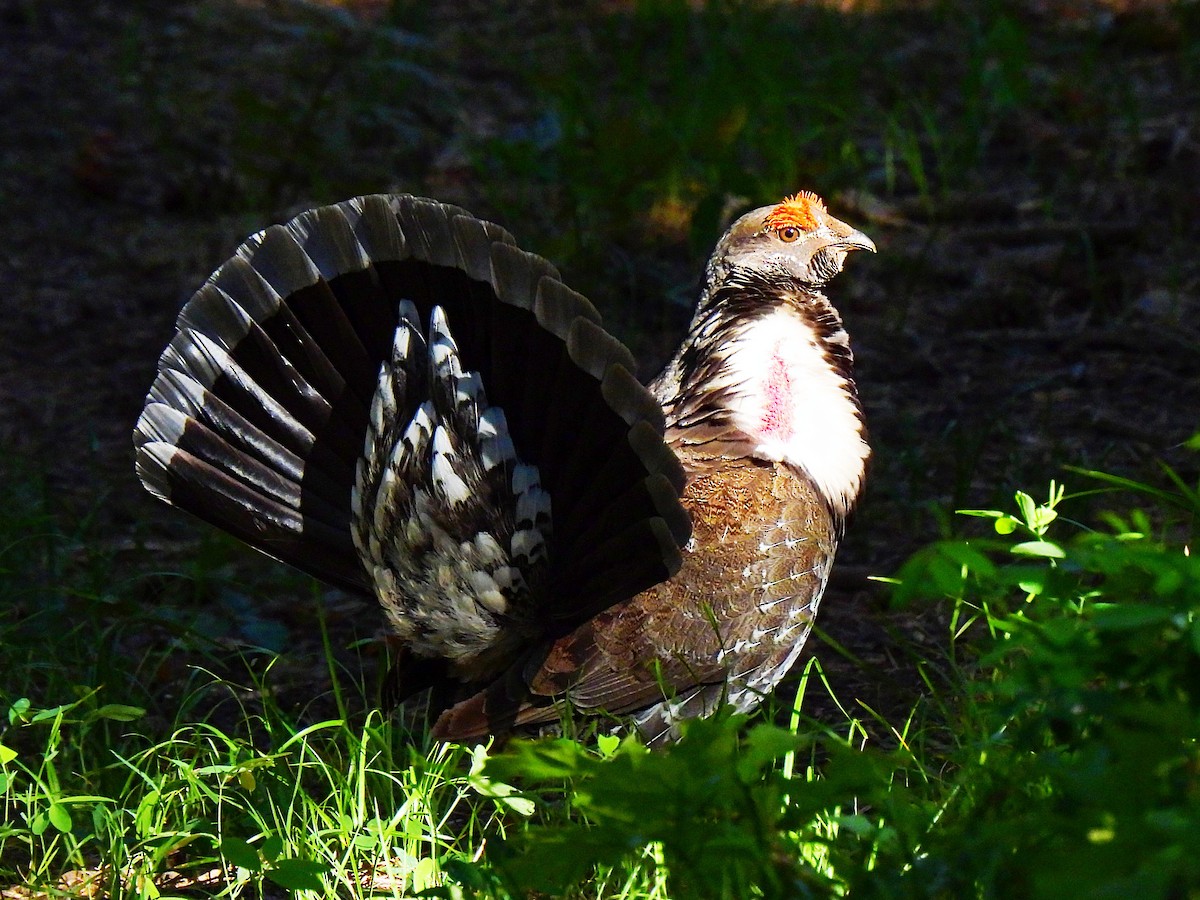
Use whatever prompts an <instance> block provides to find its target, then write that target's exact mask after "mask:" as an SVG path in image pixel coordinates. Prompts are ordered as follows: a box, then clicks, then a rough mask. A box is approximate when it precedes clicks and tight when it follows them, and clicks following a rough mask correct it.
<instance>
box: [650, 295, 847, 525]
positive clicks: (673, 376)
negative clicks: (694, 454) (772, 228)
mask: <svg viewBox="0 0 1200 900" xmlns="http://www.w3.org/2000/svg"><path fill="white" fill-rule="evenodd" d="M767 290H770V293H769V294H768V293H764V291H767ZM851 367H852V357H851V354H850V348H849V341H848V338H847V335H846V332H845V330H844V329H843V328H842V325H841V320H840V318H839V317H838V315H837V312H836V311H835V310H834V309H833V307H832V306H831V305H830V304H829V302H828V300H826V299H825V297H824V296H822V295H821V294H818V293H816V292H814V291H811V290H806V289H802V288H800V287H798V286H797V287H796V288H795V289H794V290H793V289H790V288H789V289H785V290H784V291H782V292H781V291H780V290H779V288H778V287H775V286H772V287H771V288H769V289H768V288H763V290H754V291H750V292H749V293H747V291H746V289H745V286H742V285H736V284H734V285H726V286H722V287H720V288H718V289H717V290H714V291H710V292H706V295H705V297H704V298H703V299H702V302H701V305H700V307H699V309H698V310H697V312H696V316H695V318H694V319H693V321H692V326H691V328H690V329H689V333H688V337H687V339H686V340H685V341H684V344H683V346H682V347H681V348H680V350H679V352H678V354H677V355H676V358H675V359H674V360H673V361H672V363H671V364H670V365H669V366H668V367H667V370H666V371H665V372H664V373H663V375H662V376H660V378H659V380H658V381H657V382H656V383H655V385H654V389H655V391H656V393H658V395H659V399H660V401H662V402H663V407H664V409H665V410H666V413H667V420H668V426H669V429H670V430H671V431H672V432H673V436H674V437H675V442H676V443H677V444H681V445H688V444H692V445H693V446H696V445H699V444H701V443H704V442H706V441H709V440H715V441H716V445H717V446H719V447H720V448H721V451H720V452H721V453H722V454H723V455H729V452H730V449H729V448H730V447H731V446H732V447H738V448H739V449H740V450H741V451H742V452H743V453H744V455H747V456H752V457H755V458H758V459H762V460H770V461H775V462H785V463H787V464H789V465H791V466H793V467H794V468H796V469H798V470H801V471H803V472H804V473H806V474H807V475H808V477H809V478H810V479H811V480H812V482H813V484H814V486H815V487H816V488H817V489H818V491H820V493H821V494H822V496H824V497H825V499H826V500H827V502H828V503H829V506H830V509H831V510H832V511H833V512H834V513H835V514H836V515H838V516H839V517H842V516H845V515H846V514H847V513H848V512H849V510H850V509H851V507H852V506H853V505H854V502H855V500H856V499H857V497H858V494H859V491H860V490H861V488H862V482H863V478H864V475H865V471H866V461H867V458H868V456H869V454H870V450H869V448H868V447H867V444H866V440H865V429H864V425H863V421H862V413H861V409H860V407H859V403H858V395H857V392H856V390H855V387H854V381H853V378H852V372H851ZM731 436H736V437H734V439H733V440H731Z"/></svg>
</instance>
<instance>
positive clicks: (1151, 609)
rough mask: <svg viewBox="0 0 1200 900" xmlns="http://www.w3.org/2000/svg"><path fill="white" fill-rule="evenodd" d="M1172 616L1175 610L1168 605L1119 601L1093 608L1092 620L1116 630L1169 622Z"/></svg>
mask: <svg viewBox="0 0 1200 900" xmlns="http://www.w3.org/2000/svg"><path fill="white" fill-rule="evenodd" d="M1172 616H1174V611H1173V610H1171V609H1170V608H1168V607H1165V606H1151V605H1149V604H1143V603H1138V604H1132V603H1117V604H1113V605H1111V606H1102V605H1099V604H1098V605H1096V606H1094V607H1093V609H1092V622H1093V623H1094V624H1095V626H1096V627H1097V628H1103V629H1111V630H1114V631H1118V630H1124V629H1128V628H1141V627H1142V626H1144V625H1156V624H1158V623H1160V622H1168V621H1170V620H1171V618H1172Z"/></svg>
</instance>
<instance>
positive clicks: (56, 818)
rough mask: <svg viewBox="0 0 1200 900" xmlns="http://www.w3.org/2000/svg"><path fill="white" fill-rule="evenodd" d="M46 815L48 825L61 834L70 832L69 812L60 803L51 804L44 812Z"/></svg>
mask: <svg viewBox="0 0 1200 900" xmlns="http://www.w3.org/2000/svg"><path fill="white" fill-rule="evenodd" d="M46 815H47V816H48V817H49V819H50V824H51V825H53V826H54V827H55V828H57V829H58V830H59V831H61V832H62V833H63V834H70V832H71V825H72V822H71V811H70V810H69V809H67V808H66V807H65V806H63V805H62V804H61V803H51V804H50V808H49V809H48V810H46Z"/></svg>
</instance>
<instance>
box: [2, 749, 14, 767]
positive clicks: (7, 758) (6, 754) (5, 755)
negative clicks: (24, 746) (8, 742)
mask: <svg viewBox="0 0 1200 900" xmlns="http://www.w3.org/2000/svg"><path fill="white" fill-rule="evenodd" d="M16 758H17V751H16V750H14V749H13V748H12V747H5V746H4V745H3V744H0V766H2V765H4V764H6V763H10V762H12V761H13V760H14V759H16Z"/></svg>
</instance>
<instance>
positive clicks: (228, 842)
mask: <svg viewBox="0 0 1200 900" xmlns="http://www.w3.org/2000/svg"><path fill="white" fill-rule="evenodd" d="M221 855H222V856H223V857H225V859H226V860H228V861H229V862H231V863H233V864H234V865H235V866H241V867H242V868H243V869H249V870H250V871H251V872H261V871H262V860H261V859H260V858H259V855H258V851H257V850H256V849H255V848H254V847H252V846H250V845H249V844H248V843H246V842H245V841H243V840H242V839H241V838H236V837H223V838H221Z"/></svg>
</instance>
